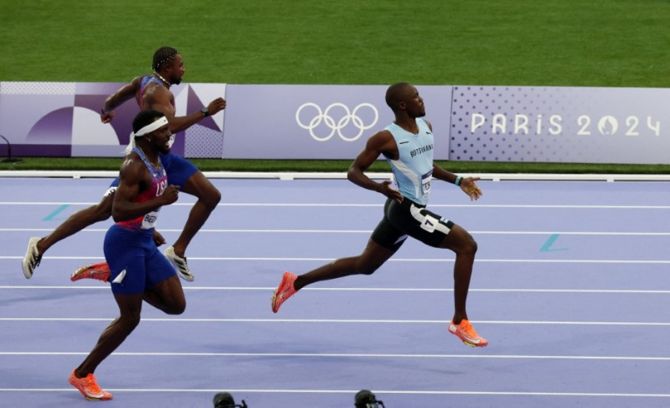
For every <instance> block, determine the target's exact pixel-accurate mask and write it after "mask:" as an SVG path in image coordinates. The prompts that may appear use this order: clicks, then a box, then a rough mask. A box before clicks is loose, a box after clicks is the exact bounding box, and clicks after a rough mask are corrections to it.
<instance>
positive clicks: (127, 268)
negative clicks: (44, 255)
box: [104, 147, 176, 295]
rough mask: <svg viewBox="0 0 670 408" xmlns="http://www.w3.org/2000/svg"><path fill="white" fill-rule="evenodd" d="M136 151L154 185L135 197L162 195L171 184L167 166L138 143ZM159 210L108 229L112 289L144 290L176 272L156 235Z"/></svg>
mask: <svg viewBox="0 0 670 408" xmlns="http://www.w3.org/2000/svg"><path fill="white" fill-rule="evenodd" d="M133 152H134V153H136V154H137V155H138V156H139V157H140V159H141V160H142V161H143V162H144V164H145V166H146V167H147V170H148V171H149V173H150V174H151V185H150V186H149V188H147V189H146V190H144V191H142V192H141V193H140V194H139V195H138V196H137V198H136V199H135V200H134V201H135V202H139V203H141V202H145V201H148V200H151V199H153V198H154V197H158V196H160V195H162V194H163V192H164V191H165V189H166V188H167V186H168V176H167V173H166V170H165V167H164V166H163V165H162V164H159V166H158V167H156V166H154V165H153V164H152V163H151V162H150V161H149V160H148V159H147V158H146V156H145V155H144V152H143V151H142V149H140V148H138V147H135V148H134V149H133ZM158 211H159V209H156V210H154V211H150V212H149V213H147V214H144V215H141V216H139V217H135V218H132V219H129V220H124V221H119V222H117V223H116V224H114V225H112V226H111V227H110V228H109V229H108V230H107V234H105V243H104V251H105V260H106V261H107V264H108V265H109V269H110V271H111V273H110V276H109V281H110V282H111V286H112V292H114V293H119V294H127V295H130V294H140V293H144V291H145V290H146V289H149V288H152V287H153V286H155V285H156V284H158V283H159V282H162V281H163V280H165V279H167V278H169V277H171V276H174V275H176V271H175V270H174V268H173V267H172V265H171V264H170V262H169V261H168V260H167V259H166V258H165V256H163V254H161V253H160V252H159V251H158V247H157V246H156V243H155V242H154V239H153V233H154V225H155V224H156V220H157V218H158Z"/></svg>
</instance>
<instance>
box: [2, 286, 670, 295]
mask: <svg viewBox="0 0 670 408" xmlns="http://www.w3.org/2000/svg"><path fill="white" fill-rule="evenodd" d="M21 289H29V290H44V289H53V290H105V291H109V286H107V285H105V284H102V283H101V284H97V285H95V286H81V285H77V284H72V285H53V286H31V285H0V290H21ZM275 289H276V288H275V287H271V286H184V290H185V291H248V292H270V291H273V290H275ZM300 291H301V292H420V293H426V292H428V293H430V292H435V293H443V292H453V291H454V289H453V288H348V287H342V288H335V287H329V288H304V289H301V290H300ZM470 292H480V293H561V294H562V293H567V294H578V293H584V294H617V295H619V294H634V295H636V294H641V295H648V294H654V295H655V294H659V295H668V294H670V290H658V289H653V290H647V289H543V288H490V289H489V288H470Z"/></svg>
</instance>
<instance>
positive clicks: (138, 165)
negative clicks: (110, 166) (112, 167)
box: [119, 153, 146, 180]
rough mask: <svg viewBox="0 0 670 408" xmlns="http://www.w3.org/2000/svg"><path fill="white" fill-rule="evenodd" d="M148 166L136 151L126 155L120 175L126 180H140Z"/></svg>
mask: <svg viewBox="0 0 670 408" xmlns="http://www.w3.org/2000/svg"><path fill="white" fill-rule="evenodd" d="M145 170H146V167H145V165H144V163H143V162H142V160H141V159H140V158H139V157H138V156H137V154H135V153H131V154H129V155H128V156H126V158H125V160H123V163H122V164H121V170H120V171H119V175H120V176H121V178H122V179H124V180H140V179H142V178H143V177H144V173H145Z"/></svg>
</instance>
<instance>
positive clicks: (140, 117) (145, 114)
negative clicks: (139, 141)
mask: <svg viewBox="0 0 670 408" xmlns="http://www.w3.org/2000/svg"><path fill="white" fill-rule="evenodd" d="M163 116H165V115H164V114H163V113H161V112H158V111H155V110H152V109H149V110H145V111H142V112H140V113H138V114H137V116H135V119H133V132H135V133H137V132H138V131H139V130H140V129H142V128H143V127H145V126H146V125H148V124H150V123H153V121H155V120H156V119H158V118H160V117H163Z"/></svg>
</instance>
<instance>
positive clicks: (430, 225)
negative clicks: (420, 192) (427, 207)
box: [421, 214, 440, 234]
mask: <svg viewBox="0 0 670 408" xmlns="http://www.w3.org/2000/svg"><path fill="white" fill-rule="evenodd" d="M439 223H440V220H438V219H437V218H435V217H433V216H432V215H430V214H426V215H425V218H424V219H423V222H421V228H422V229H424V230H426V231H428V232H430V233H431V234H432V233H433V232H435V228H437V224H439Z"/></svg>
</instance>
